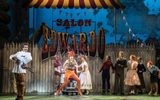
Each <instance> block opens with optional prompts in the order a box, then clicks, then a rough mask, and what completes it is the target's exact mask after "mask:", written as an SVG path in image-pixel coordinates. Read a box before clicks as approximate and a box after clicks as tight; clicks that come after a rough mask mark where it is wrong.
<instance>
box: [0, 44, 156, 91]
mask: <svg viewBox="0 0 160 100" xmlns="http://www.w3.org/2000/svg"><path fill="white" fill-rule="evenodd" d="M18 50H20V44H14V43H8V44H5V46H4V49H3V50H0V55H1V58H0V61H1V63H0V72H1V76H0V77H1V80H0V81H1V91H0V92H1V93H3V94H10V93H13V92H14V91H13V90H14V87H15V84H14V83H15V81H14V77H13V74H12V73H11V72H12V68H13V65H14V63H13V62H12V61H10V60H9V56H10V55H11V54H13V53H15V52H17V51H18ZM120 50H122V51H124V52H125V57H126V58H127V59H128V58H129V55H130V54H135V55H138V56H140V57H142V58H143V61H144V64H145V65H146V62H147V61H148V60H149V59H151V60H153V61H155V48H154V46H151V45H150V46H143V47H141V46H139V45H130V46H127V47H123V46H119V45H106V48H105V55H109V56H111V59H112V61H113V63H115V60H116V57H117V55H118V52H119V51H120ZM29 51H30V52H31V53H32V57H33V61H32V62H31V63H30V66H31V67H32V69H33V71H34V73H30V72H27V84H26V92H27V93H52V92H53V91H54V85H53V84H54V66H53V57H49V58H47V59H45V60H42V59H41V58H42V57H41V53H42V49H41V48H39V47H38V46H37V45H30V49H29ZM65 56H66V55H65ZM65 56H64V59H65V58H66V57H65ZM102 62H103V60H102V59H100V58H99V57H98V53H96V56H95V57H91V56H88V63H89V70H90V73H91V77H92V83H93V90H92V92H94V93H98V92H101V87H102V82H101V73H99V69H100V67H101V64H102ZM126 71H127V70H126ZM126 71H125V72H126ZM144 78H145V83H146V88H147V89H148V83H149V73H148V72H145V73H144ZM110 82H111V91H113V88H114V74H112V73H111V78H110Z"/></svg>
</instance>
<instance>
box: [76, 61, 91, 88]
mask: <svg viewBox="0 0 160 100" xmlns="http://www.w3.org/2000/svg"><path fill="white" fill-rule="evenodd" d="M79 67H82V69H85V70H84V71H81V72H80V75H79V79H80V83H81V89H86V90H91V89H92V81H91V75H90V72H89V69H88V64H87V62H86V61H84V62H82V64H81V65H80V66H79Z"/></svg>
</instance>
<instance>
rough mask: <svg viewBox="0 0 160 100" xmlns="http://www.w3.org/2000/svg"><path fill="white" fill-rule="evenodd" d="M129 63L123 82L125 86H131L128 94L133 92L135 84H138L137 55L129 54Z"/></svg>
mask: <svg viewBox="0 0 160 100" xmlns="http://www.w3.org/2000/svg"><path fill="white" fill-rule="evenodd" d="M129 63H130V64H129V65H130V66H128V71H127V73H126V78H125V80H124V83H125V85H126V86H130V87H131V91H129V92H130V93H129V94H135V92H136V86H139V85H140V80H139V77H138V74H137V66H138V62H137V57H136V56H135V55H130V60H129Z"/></svg>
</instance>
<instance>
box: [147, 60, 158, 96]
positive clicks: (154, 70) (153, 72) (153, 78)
mask: <svg viewBox="0 0 160 100" xmlns="http://www.w3.org/2000/svg"><path fill="white" fill-rule="evenodd" d="M147 68H148V70H149V72H150V92H149V93H148V95H151V94H152V92H153V85H155V88H156V89H155V93H154V94H153V95H155V96H157V94H158V73H160V69H159V68H158V67H157V66H155V65H153V62H152V61H148V62H147Z"/></svg>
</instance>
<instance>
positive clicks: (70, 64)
mask: <svg viewBox="0 0 160 100" xmlns="http://www.w3.org/2000/svg"><path fill="white" fill-rule="evenodd" d="M74 55H75V54H74V51H69V52H68V59H67V60H66V61H65V62H64V64H63V67H64V69H65V77H64V83H63V84H62V85H61V87H60V88H59V89H58V90H57V91H56V93H55V96H57V95H58V94H59V93H60V91H61V90H62V89H63V88H65V87H66V86H67V84H68V81H69V78H73V79H74V80H76V81H77V85H78V94H79V95H82V93H81V90H80V79H79V78H78V76H77V75H76V74H75V70H76V71H78V64H77V62H76V60H75V59H74Z"/></svg>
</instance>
